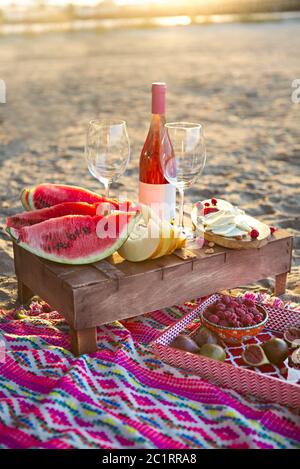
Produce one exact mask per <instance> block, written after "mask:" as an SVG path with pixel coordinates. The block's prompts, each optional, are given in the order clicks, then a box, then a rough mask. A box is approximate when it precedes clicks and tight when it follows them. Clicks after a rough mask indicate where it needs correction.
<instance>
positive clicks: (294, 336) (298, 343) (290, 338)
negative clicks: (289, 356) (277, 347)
mask: <svg viewBox="0 0 300 469" xmlns="http://www.w3.org/2000/svg"><path fill="white" fill-rule="evenodd" d="M283 337H284V340H285V341H286V342H287V343H288V344H289V345H290V346H291V347H292V348H297V347H300V328H299V327H289V329H287V330H286V331H285V333H284V335H283Z"/></svg>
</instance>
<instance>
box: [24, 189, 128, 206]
mask: <svg viewBox="0 0 300 469" xmlns="http://www.w3.org/2000/svg"><path fill="white" fill-rule="evenodd" d="M21 202H22V204H23V206H24V208H25V209H26V210H28V209H30V210H35V209H41V208H45V207H52V206H53V205H57V204H60V203H63V202H87V203H89V204H94V203H99V202H109V203H110V204H111V206H112V208H115V209H118V210H125V211H128V208H129V206H130V202H129V201H124V202H120V203H119V202H117V201H116V200H113V199H108V198H107V197H104V196H101V195H98V194H96V193H95V192H92V191H89V190H87V189H83V188H82V187H77V186H69V185H65V184H50V183H45V184H40V185H38V186H35V187H32V188H31V189H24V190H23V191H22V193H21Z"/></svg>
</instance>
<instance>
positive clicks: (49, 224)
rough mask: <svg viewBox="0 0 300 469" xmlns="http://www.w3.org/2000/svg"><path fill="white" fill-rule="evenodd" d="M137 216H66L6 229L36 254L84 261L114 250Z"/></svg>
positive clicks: (70, 260)
mask: <svg viewBox="0 0 300 469" xmlns="http://www.w3.org/2000/svg"><path fill="white" fill-rule="evenodd" d="M137 219H138V216H137V213H136V212H133V213H132V212H118V213H112V214H110V215H107V216H105V217H102V216H94V217H91V216H89V215H66V216H63V217H59V218H51V219H49V220H46V221H43V222H41V223H38V224H36V225H32V226H26V227H23V228H20V229H16V228H8V232H9V233H10V234H11V236H12V237H13V239H14V240H15V242H17V243H18V244H19V245H20V246H22V247H23V248H24V249H26V250H28V251H30V252H32V253H34V254H36V255H37V256H40V257H43V258H45V259H49V260H52V261H55V262H60V263H63V264H88V263H92V262H96V261H99V260H101V259H104V258H106V257H108V256H110V255H111V254H113V253H114V252H115V251H117V250H118V249H119V248H120V247H121V246H122V244H123V243H124V242H125V241H126V239H127V237H128V236H129V234H130V232H131V231H132V230H133V228H134V225H135V223H136V221H137Z"/></svg>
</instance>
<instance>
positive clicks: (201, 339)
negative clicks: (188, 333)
mask: <svg viewBox="0 0 300 469" xmlns="http://www.w3.org/2000/svg"><path fill="white" fill-rule="evenodd" d="M193 338H194V341H195V342H196V343H197V345H198V346H199V347H201V346H202V345H204V344H218V343H219V339H218V336H217V335H216V334H214V333H213V332H212V331H210V330H209V329H207V328H206V327H204V326H202V327H200V328H199V329H198V331H197V333H196V334H195V335H194V337H193Z"/></svg>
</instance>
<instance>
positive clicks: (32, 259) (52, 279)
mask: <svg viewBox="0 0 300 469" xmlns="http://www.w3.org/2000/svg"><path fill="white" fill-rule="evenodd" d="M13 247H14V259H15V268H16V275H17V277H18V284H19V283H20V284H24V285H26V287H27V288H28V289H30V290H31V291H32V292H33V293H34V294H35V295H39V296H40V297H41V298H42V299H43V300H45V301H47V302H48V303H49V304H50V305H51V306H52V307H53V308H54V309H57V310H58V311H59V312H61V313H62V314H63V316H64V317H65V318H66V319H67V321H68V322H69V324H73V322H74V308H73V291H72V289H71V288H70V286H69V285H68V284H66V283H65V282H64V280H63V279H61V278H60V277H58V276H57V275H56V274H54V273H53V271H51V270H49V268H48V265H47V263H46V261H45V260H44V259H41V258H39V257H37V256H35V255H33V254H31V253H30V252H28V251H26V250H25V249H23V248H20V247H19V246H17V245H16V244H15V243H13Z"/></svg>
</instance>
